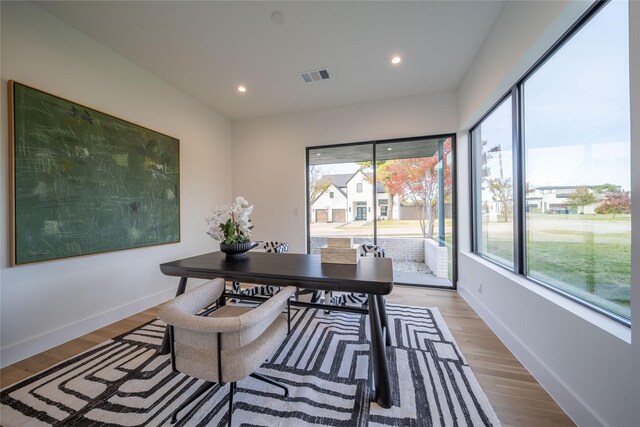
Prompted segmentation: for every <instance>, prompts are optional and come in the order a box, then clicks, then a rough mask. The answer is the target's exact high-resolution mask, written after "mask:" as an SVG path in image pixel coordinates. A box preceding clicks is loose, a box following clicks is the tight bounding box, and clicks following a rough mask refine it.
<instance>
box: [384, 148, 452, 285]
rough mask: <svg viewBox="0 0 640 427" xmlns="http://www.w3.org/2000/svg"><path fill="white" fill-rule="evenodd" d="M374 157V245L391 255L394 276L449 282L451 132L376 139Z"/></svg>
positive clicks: (430, 282)
mask: <svg viewBox="0 0 640 427" xmlns="http://www.w3.org/2000/svg"><path fill="white" fill-rule="evenodd" d="M441 157H442V158H444V162H441V161H440V159H441ZM376 161H377V166H376V167H377V169H376V177H377V180H378V185H377V195H376V198H377V203H378V214H377V217H378V224H377V231H378V245H379V246H382V247H384V249H385V254H386V256H387V257H391V258H393V261H394V262H393V269H394V280H395V281H396V282H398V283H411V284H418V285H431V286H445V287H450V286H451V284H452V282H451V279H452V271H453V258H452V256H453V248H452V215H451V213H452V207H451V203H452V197H451V195H452V191H453V182H452V177H453V175H452V165H453V156H452V155H451V138H434V139H423V140H414V141H398V142H385V143H378V144H376Z"/></svg>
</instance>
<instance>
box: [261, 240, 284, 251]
mask: <svg viewBox="0 0 640 427" xmlns="http://www.w3.org/2000/svg"><path fill="white" fill-rule="evenodd" d="M262 248H263V249H264V250H265V252H272V253H278V254H283V253H285V252H289V244H288V243H285V242H277V241H270V242H264V245H263V246H262Z"/></svg>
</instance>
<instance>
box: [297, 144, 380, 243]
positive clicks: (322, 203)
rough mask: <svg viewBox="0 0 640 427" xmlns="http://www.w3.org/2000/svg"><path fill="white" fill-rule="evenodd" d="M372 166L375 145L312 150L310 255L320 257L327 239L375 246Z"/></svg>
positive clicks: (309, 183) (310, 173) (310, 167)
mask: <svg viewBox="0 0 640 427" xmlns="http://www.w3.org/2000/svg"><path fill="white" fill-rule="evenodd" d="M372 164H373V144H357V145H344V146H341V147H330V148H314V149H311V150H309V166H308V167H309V169H308V171H307V177H308V179H309V182H308V185H309V209H310V212H309V214H310V215H309V218H310V224H309V230H310V234H309V241H310V249H311V252H310V253H312V254H319V253H320V248H321V247H323V246H326V244H327V237H352V238H353V242H354V243H357V244H369V245H372V244H373V221H374V209H373V168H372ZM358 190H360V191H358ZM331 195H333V197H331Z"/></svg>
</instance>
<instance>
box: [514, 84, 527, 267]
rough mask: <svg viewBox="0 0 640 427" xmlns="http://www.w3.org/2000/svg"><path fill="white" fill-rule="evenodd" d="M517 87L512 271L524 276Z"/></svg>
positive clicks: (521, 150) (522, 172) (523, 201)
mask: <svg viewBox="0 0 640 427" xmlns="http://www.w3.org/2000/svg"><path fill="white" fill-rule="evenodd" d="M520 95H521V91H520V90H519V89H518V86H517V85H516V86H513V87H512V88H511V102H512V108H511V119H512V138H513V139H512V146H513V181H514V182H513V246H514V247H513V270H514V271H515V272H516V273H518V274H522V275H524V274H525V268H524V265H525V256H524V251H525V241H526V234H525V223H524V222H525V221H524V217H525V212H526V183H525V176H524V175H525V169H524V144H523V138H522V102H521V99H520Z"/></svg>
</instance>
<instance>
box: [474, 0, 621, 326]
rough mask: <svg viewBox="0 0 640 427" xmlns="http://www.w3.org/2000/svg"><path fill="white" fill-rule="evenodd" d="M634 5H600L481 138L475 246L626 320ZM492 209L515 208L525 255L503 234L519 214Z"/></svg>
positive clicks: (479, 130)
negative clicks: (510, 186)
mask: <svg viewBox="0 0 640 427" xmlns="http://www.w3.org/2000/svg"><path fill="white" fill-rule="evenodd" d="M628 7H629V5H628V3H627V2H623V1H615V2H610V3H597V4H595V5H594V6H592V8H591V9H590V10H589V11H588V12H587V13H586V14H585V16H584V17H583V18H582V19H581V21H580V22H579V23H578V24H576V25H575V26H574V28H572V30H570V31H569V33H568V34H567V35H565V36H564V37H563V39H562V40H561V41H559V42H558V43H557V44H556V46H555V47H554V48H552V50H551V51H550V52H549V53H548V54H547V55H545V57H544V58H543V60H541V61H540V62H539V63H538V64H537V65H536V66H535V67H534V68H533V69H532V70H531V71H529V72H528V73H527V74H526V75H525V76H524V77H523V78H522V79H521V80H520V81H519V82H518V83H517V84H516V85H515V86H514V87H513V88H512V89H511V91H510V94H509V95H508V97H507V98H506V99H505V100H504V101H503V102H502V103H499V104H498V105H497V106H496V107H495V108H494V109H493V110H492V111H491V113H490V114H489V115H487V116H486V118H485V119H483V120H482V121H481V122H480V123H479V124H478V125H476V126H475V127H474V128H473V129H472V133H471V139H472V152H473V156H474V157H473V159H474V175H473V185H474V188H475V190H474V200H475V204H474V210H475V211H474V214H475V216H474V218H475V219H474V230H475V234H474V250H475V251H476V252H478V253H480V254H482V255H483V256H485V257H487V258H489V259H491V260H494V261H497V262H499V263H500V264H502V265H503V266H506V267H508V268H510V269H513V270H514V271H515V272H516V273H519V274H522V275H524V276H527V277H529V278H531V279H533V280H534V281H536V282H538V283H540V284H543V285H545V286H548V287H550V288H552V289H554V290H556V291H558V292H560V293H563V294H565V295H567V296H569V297H570V298H573V299H575V300H577V301H579V302H581V303H583V304H585V305H588V306H590V307H592V308H594V309H596V310H598V311H601V312H603V313H604V314H606V315H608V316H609V317H612V318H614V319H616V320H618V321H621V322H622V323H625V324H629V319H630V317H631V313H630V299H631V298H630V295H631V292H630V291H631V199H630V197H631V196H630V190H631V188H630V187H631V185H630V110H629V31H628ZM512 99H517V100H518V101H519V102H513V103H512ZM511 105H514V106H515V108H516V111H515V114H511V108H512V107H511ZM506 110H509V111H506ZM513 129H517V132H512V130H513ZM512 146H513V147H514V150H513V151H515V153H516V156H515V158H514V159H515V161H514V162H513V175H510V174H511V159H512V157H510V156H511V153H512V152H513V151H510V152H509V155H508V156H505V147H509V148H511V147H512ZM495 147H500V148H501V149H500V148H495ZM492 150H493V151H492ZM498 153H501V154H502V160H500V158H499V157H498V156H497V154H498ZM506 157H509V162H508V165H509V167H508V168H507V169H505V168H504V167H503V166H504V165H505V162H504V159H505V158H506ZM505 170H508V171H509V175H505V174H504V171H505ZM500 171H502V172H500ZM505 176H506V177H507V178H513V180H512V183H513V190H514V191H513V192H511V193H510V196H511V199H508V198H507V197H500V190H501V189H502V188H504V187H506V186H507V185H506V184H507V183H506V182H505V181H506V180H505ZM496 180H498V181H496ZM496 182H498V183H500V185H499V186H498V185H497V184H495V183H496ZM496 199H497V200H502V201H503V202H502V203H503V204H504V205H505V206H503V207H500V206H497V205H496V204H495V201H496ZM487 202H488V203H489V208H487ZM491 203H494V205H493V206H491ZM506 205H508V206H506ZM491 209H494V210H498V209H503V212H504V211H506V212H513V220H514V223H513V224H512V225H513V229H515V231H516V234H515V236H522V238H521V239H516V242H515V244H512V245H511V248H514V250H515V252H509V251H508V250H506V249H505V248H506V247H507V246H508V243H509V242H508V241H507V240H506V239H505V237H504V236H505V234H504V233H500V231H499V230H500V228H499V225H500V221H501V220H502V221H503V222H507V221H508V220H509V216H508V215H504V216H503V217H502V219H501V218H500V215H499V212H495V213H494V212H493V211H492V210H491ZM512 242H513V241H512ZM509 255H511V256H512V257H511V258H509Z"/></svg>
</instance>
